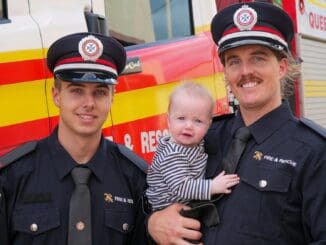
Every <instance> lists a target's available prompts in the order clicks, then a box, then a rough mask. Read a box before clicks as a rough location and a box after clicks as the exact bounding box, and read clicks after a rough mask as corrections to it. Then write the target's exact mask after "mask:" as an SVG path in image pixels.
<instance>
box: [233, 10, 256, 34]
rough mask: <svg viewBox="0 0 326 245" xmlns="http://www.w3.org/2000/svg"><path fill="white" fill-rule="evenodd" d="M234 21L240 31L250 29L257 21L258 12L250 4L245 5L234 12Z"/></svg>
mask: <svg viewBox="0 0 326 245" xmlns="http://www.w3.org/2000/svg"><path fill="white" fill-rule="evenodd" d="M233 22H234V24H235V25H236V26H237V27H238V28H239V30H240V31H249V30H251V29H252V28H253V27H254V26H255V24H256V23H257V12H256V11H255V10H254V9H253V8H251V7H249V6H248V5H243V6H242V7H241V8H239V9H238V10H237V11H236V12H235V13H234V15H233Z"/></svg>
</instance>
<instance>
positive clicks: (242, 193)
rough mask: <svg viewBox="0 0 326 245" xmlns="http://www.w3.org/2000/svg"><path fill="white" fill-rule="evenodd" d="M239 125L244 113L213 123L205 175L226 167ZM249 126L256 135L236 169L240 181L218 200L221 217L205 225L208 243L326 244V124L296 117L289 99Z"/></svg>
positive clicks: (234, 244)
mask: <svg viewBox="0 0 326 245" xmlns="http://www.w3.org/2000/svg"><path fill="white" fill-rule="evenodd" d="M241 126H244V123H243V121H242V118H241V115H240V113H238V114H237V115H235V116H228V117H224V118H222V119H219V120H216V121H215V122H214V123H213V125H212V127H211V129H210V131H209V132H208V135H207V138H206V143H207V146H206V151H207V152H208V153H209V159H208V166H207V172H206V177H207V178H211V177H213V176H216V175H217V174H218V173H219V172H220V171H221V170H222V166H221V164H220V163H221V160H222V157H223V155H225V154H226V152H227V148H228V146H229V143H230V141H231V138H232V135H233V133H234V132H235V130H236V129H238V128H239V127H241ZM249 128H250V132H251V133H252V138H251V139H250V141H249V142H248V144H247V146H246V149H245V152H244V154H243V156H242V158H241V160H240V162H239V164H238V168H237V171H236V173H237V174H238V175H239V177H240V184H238V185H237V186H235V187H234V188H233V191H232V193H231V194H230V195H225V196H224V197H223V198H222V199H221V200H220V201H218V202H217V209H218V212H219V215H220V218H221V223H220V224H219V225H217V226H215V227H212V228H208V229H206V230H204V239H203V241H204V244H209V245H210V244H214V245H215V244H225V245H226V244H227V245H303V244H314V245H317V244H319V245H320V244H326V144H325V143H326V141H325V129H323V128H320V130H319V131H318V129H317V130H314V129H312V128H310V127H309V126H307V125H306V124H304V123H302V122H301V121H299V120H297V119H296V118H294V117H293V116H292V114H291V112H290V109H289V107H288V105H287V103H283V104H282V105H281V106H280V107H278V108H277V109H275V110H273V111H272V112H270V113H268V114H267V115H265V116H264V117H262V118H261V119H259V120H258V121H257V122H255V123H254V124H252V125H250V126H249ZM217 146H218V147H217Z"/></svg>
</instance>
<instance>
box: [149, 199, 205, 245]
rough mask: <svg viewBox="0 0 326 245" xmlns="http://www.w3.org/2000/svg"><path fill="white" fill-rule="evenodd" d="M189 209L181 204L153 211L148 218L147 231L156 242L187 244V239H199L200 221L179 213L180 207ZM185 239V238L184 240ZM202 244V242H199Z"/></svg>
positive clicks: (168, 244)
mask: <svg viewBox="0 0 326 245" xmlns="http://www.w3.org/2000/svg"><path fill="white" fill-rule="evenodd" d="M182 208H183V209H189V207H187V206H185V205H182V204H177V203H176V204H172V205H171V206H169V207H167V208H165V209H163V210H160V211H156V212H154V213H153V214H152V215H151V216H150V217H149V220H148V232H149V234H150V235H151V237H152V238H153V239H154V240H155V241H156V243H158V244H162V245H163V244H164V245H176V244H178V245H189V244H193V243H190V242H188V241H187V240H195V241H197V240H200V238H201V236H202V234H201V233H200V231H199V230H200V222H199V221H198V220H195V219H190V218H185V217H183V216H181V215H180V210H181V209H182ZM185 239H187V240H185ZM199 244H202V243H199Z"/></svg>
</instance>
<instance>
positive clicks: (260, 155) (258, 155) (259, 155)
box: [254, 151, 263, 161]
mask: <svg viewBox="0 0 326 245" xmlns="http://www.w3.org/2000/svg"><path fill="white" fill-rule="evenodd" d="M254 159H255V160H258V161H260V160H261V159H263V153H262V152H260V151H255V153H254Z"/></svg>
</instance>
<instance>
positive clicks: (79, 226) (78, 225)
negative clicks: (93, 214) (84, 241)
mask: <svg viewBox="0 0 326 245" xmlns="http://www.w3.org/2000/svg"><path fill="white" fill-rule="evenodd" d="M76 229H77V230H78V231H82V230H84V229H85V223H84V222H82V221H79V222H78V223H77V224H76Z"/></svg>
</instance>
